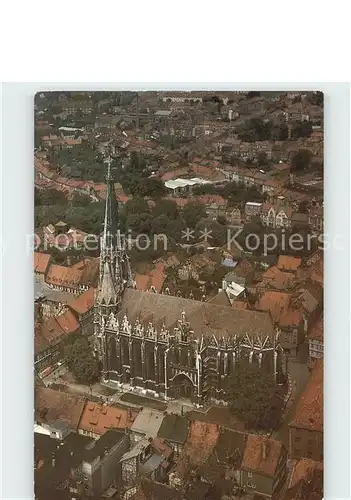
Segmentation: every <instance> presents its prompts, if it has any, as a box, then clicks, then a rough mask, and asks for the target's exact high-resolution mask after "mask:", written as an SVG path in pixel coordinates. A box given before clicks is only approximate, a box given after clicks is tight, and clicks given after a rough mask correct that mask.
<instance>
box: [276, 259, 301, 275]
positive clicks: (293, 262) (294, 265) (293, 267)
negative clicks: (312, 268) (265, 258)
mask: <svg viewBox="0 0 351 500" xmlns="http://www.w3.org/2000/svg"><path fill="white" fill-rule="evenodd" d="M301 261H302V259H301V258H300V257H292V256H291V255H280V256H279V259H278V263H277V268H278V269H280V270H281V271H290V272H295V271H297V270H298V268H299V267H300V266H301Z"/></svg>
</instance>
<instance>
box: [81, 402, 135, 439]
mask: <svg viewBox="0 0 351 500" xmlns="http://www.w3.org/2000/svg"><path fill="white" fill-rule="evenodd" d="M136 416H137V412H136V411H134V410H131V409H124V408H118V407H116V406H107V405H102V404H99V403H96V402H93V401H87V403H86V405H85V407H84V410H83V413H82V415H81V417H80V420H79V424H78V428H77V430H78V433H79V434H82V435H83V436H89V437H91V438H93V439H99V438H100V437H101V436H102V435H103V434H105V432H106V430H107V429H123V430H124V429H130V427H131V426H132V424H133V422H134V420H135V417H136Z"/></svg>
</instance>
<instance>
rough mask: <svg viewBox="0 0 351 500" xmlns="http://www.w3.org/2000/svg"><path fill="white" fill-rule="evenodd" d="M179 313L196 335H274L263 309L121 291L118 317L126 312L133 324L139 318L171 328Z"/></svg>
mask: <svg viewBox="0 0 351 500" xmlns="http://www.w3.org/2000/svg"><path fill="white" fill-rule="evenodd" d="M182 312H185V315H186V318H187V321H189V322H190V326H191V328H192V329H193V330H194V333H195V335H197V336H201V335H204V336H212V335H213V334H214V335H217V336H233V335H241V336H244V335H245V334H249V335H260V336H261V335H265V336H267V335H268V336H273V335H274V328H273V324H272V321H271V319H270V316H269V314H268V313H265V312H258V311H248V310H240V309H233V308H231V307H227V306H219V305H215V304H210V303H209V302H200V301H197V300H190V299H183V298H181V297H174V296H170V295H162V294H158V293H150V292H143V291H140V290H132V289H127V290H126V291H125V292H124V296H123V300H122V305H121V311H120V313H119V319H120V320H122V318H123V316H124V315H125V314H126V315H127V317H128V319H129V321H130V322H131V323H132V324H134V323H135V321H136V320H139V321H140V322H141V323H142V324H144V325H145V326H147V324H148V323H149V322H152V323H153V324H154V326H155V327H156V328H161V327H162V325H163V324H164V325H165V328H167V329H171V328H174V327H175V326H176V325H177V323H178V320H179V319H180V317H181V313H182Z"/></svg>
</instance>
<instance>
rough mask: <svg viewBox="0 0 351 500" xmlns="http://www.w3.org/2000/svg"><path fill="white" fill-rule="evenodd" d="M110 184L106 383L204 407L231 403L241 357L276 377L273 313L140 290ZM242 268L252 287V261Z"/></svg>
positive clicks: (103, 310)
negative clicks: (228, 395) (210, 402)
mask: <svg viewBox="0 0 351 500" xmlns="http://www.w3.org/2000/svg"><path fill="white" fill-rule="evenodd" d="M107 184H108V189H107V197H106V214H105V226H104V233H103V237H102V241H101V256H100V279H99V286H98V291H97V294H96V299H95V305H96V307H95V313H94V323H95V341H96V342H95V349H96V355H97V356H98V357H99V358H100V359H101V361H102V364H103V379H104V380H106V381H109V382H110V383H115V384H116V385H117V384H118V383H124V384H131V385H134V386H137V387H141V388H143V389H147V390H151V391H154V393H157V394H161V395H162V397H164V398H166V399H167V398H179V397H187V398H191V399H192V400H194V401H196V402H198V403H199V404H201V403H202V402H203V401H204V399H206V398H214V399H223V397H224V395H225V391H226V379H227V377H228V376H230V375H231V374H232V373H234V371H235V364H236V362H237V360H238V359H239V358H245V359H247V360H249V358H250V360H253V361H254V362H255V363H258V365H259V366H261V367H262V368H263V369H267V370H269V371H270V372H271V373H272V375H273V377H276V375H277V366H278V357H281V356H282V349H281V347H280V344H279V338H278V336H277V331H276V330H275V328H274V327H273V325H272V321H271V319H270V317H269V315H268V314H267V313H262V312H257V311H250V310H240V309H235V308H230V307H227V306H219V305H215V304H211V303H208V302H201V301H196V300H191V299H183V298H181V297H173V296H170V295H163V294H157V293H150V292H144V291H139V290H135V289H133V286H134V283H133V279H132V276H131V272H130V266H129V259H128V255H127V253H126V251H125V247H124V245H123V242H122V241H121V239H120V238H119V233H118V231H117V224H118V208H117V203H116V199H115V195H114V189H113V182H112V179H111V177H110V173H109V171H108V176H107ZM109 234H110V235H111V234H112V235H113V237H112V238H111V237H108V235H109ZM114 235H116V236H114ZM237 267H239V271H240V274H241V275H242V277H244V278H243V279H244V281H246V279H248V275H250V273H253V266H251V265H250V264H249V263H247V264H246V263H245V262H244V261H242V262H241V263H240V264H238V266H237ZM235 272H236V273H237V269H235Z"/></svg>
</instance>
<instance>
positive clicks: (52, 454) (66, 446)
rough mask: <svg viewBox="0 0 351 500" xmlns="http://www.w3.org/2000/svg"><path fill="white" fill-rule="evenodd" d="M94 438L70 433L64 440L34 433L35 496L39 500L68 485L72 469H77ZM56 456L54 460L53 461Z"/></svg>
mask: <svg viewBox="0 0 351 500" xmlns="http://www.w3.org/2000/svg"><path fill="white" fill-rule="evenodd" d="M91 442H92V440H91V439H90V438H88V437H85V436H80V435H78V434H76V433H74V432H73V433H70V434H68V436H67V437H66V438H65V439H64V440H63V441H61V442H60V441H58V440H56V439H51V438H50V436H45V435H44V434H34V460H35V473H34V479H35V496H36V498H38V499H39V500H47V499H48V498H53V496H52V494H53V493H54V492H55V491H56V490H61V489H65V488H66V487H67V483H66V481H67V479H68V477H69V475H70V472H71V469H75V468H76V467H77V466H78V465H79V464H80V463H81V460H82V458H83V456H84V453H85V452H86V446H87V445H88V444H89V443H91ZM53 458H54V462H53Z"/></svg>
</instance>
